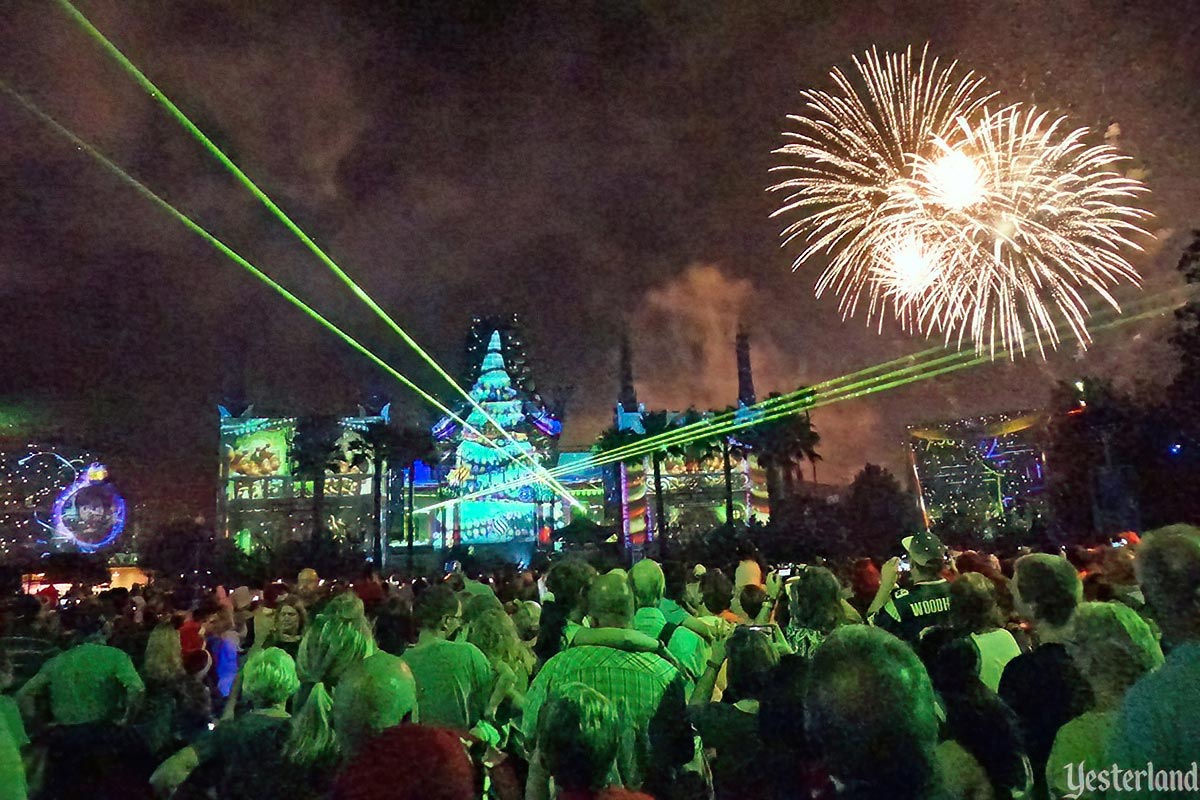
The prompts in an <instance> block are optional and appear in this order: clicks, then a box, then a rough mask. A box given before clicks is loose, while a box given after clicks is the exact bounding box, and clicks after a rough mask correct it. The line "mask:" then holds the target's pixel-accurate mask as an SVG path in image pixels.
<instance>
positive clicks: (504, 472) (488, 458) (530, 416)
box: [435, 330, 558, 544]
mask: <svg viewBox="0 0 1200 800" xmlns="http://www.w3.org/2000/svg"><path fill="white" fill-rule="evenodd" d="M471 397H472V398H474V400H475V401H476V402H477V403H478V404H479V405H480V406H481V407H482V408H483V409H484V410H486V411H487V415H488V416H490V417H491V418H492V420H494V421H495V422H497V423H499V425H500V426H502V427H503V428H504V430H505V431H507V432H508V434H509V435H510V436H511V440H510V439H508V438H506V437H505V436H504V435H503V434H502V433H501V432H500V431H499V430H498V429H497V428H496V426H495V425H494V424H492V422H490V421H489V420H488V419H487V416H485V415H484V414H483V413H481V412H480V411H479V409H471V410H470V413H469V414H466V420H467V422H468V423H470V425H471V427H473V428H475V430H477V431H479V434H476V433H474V432H472V431H470V430H461V431H457V432H458V433H460V436H461V438H460V440H459V442H458V445H457V447H455V450H454V469H453V470H452V471H451V473H450V476H449V480H448V483H449V485H450V487H451V488H452V489H453V490H454V492H455V493H456V494H458V495H459V496H461V495H465V494H472V493H475V492H486V491H488V490H489V489H492V488H498V487H500V486H502V485H504V484H506V483H509V482H512V481H514V480H516V479H518V478H522V477H525V476H527V475H528V474H529V472H530V469H531V467H530V464H529V461H528V460H526V459H525V458H523V456H528V457H530V458H533V459H535V460H536V461H538V463H541V464H543V465H546V464H548V463H549V455H550V454H549V452H548V448H546V447H545V446H544V445H545V444H546V443H547V442H546V441H544V440H546V439H547V437H548V436H553V435H556V434H557V427H558V421H557V420H554V419H553V417H551V416H550V415H549V413H548V412H547V411H546V409H545V407H544V406H543V405H542V404H541V403H540V402H539V399H538V398H537V397H536V396H528V393H527V392H524V391H522V390H521V389H520V388H518V387H517V386H516V385H514V382H513V378H512V375H511V374H510V372H509V368H508V367H507V365H506V364H505V359H504V353H503V342H502V340H501V334H500V331H499V330H493V331H492V333H491V337H490V338H489V339H488V346H487V352H486V353H485V354H484V357H483V360H482V362H481V363H480V367H479V377H478V378H477V379H476V381H475V384H474V385H473V386H472V387H471ZM460 413H466V410H465V409H464V410H463V412H460ZM550 423H553V428H552V429H551V430H547V426H548V425H549V424H550ZM436 432H437V429H436V428H435V433H436ZM480 434H482V435H480ZM531 434H532V437H531ZM539 434H541V435H540V436H539ZM484 437H486V438H487V439H488V440H490V441H491V442H492V443H494V444H495V445H496V447H498V448H500V449H499V450H497V449H495V448H494V447H491V446H489V445H488V444H487V443H486V442H485V441H484ZM538 445H541V446H538ZM514 459H515V460H514ZM553 499H554V496H553V493H552V492H551V490H550V489H549V488H547V487H546V486H545V485H544V484H541V483H533V484H525V485H523V486H520V487H519V488H513V489H505V490H500V491H497V492H495V493H494V494H491V495H484V496H483V497H480V498H479V499H477V500H470V501H466V502H464V503H460V504H458V505H457V506H456V509H457V512H456V513H457V515H458V517H457V520H456V524H455V525H454V526H453V527H455V528H456V530H457V536H458V538H459V540H460V541H461V542H462V543H464V544H471V543H488V542H504V541H516V540H531V539H533V538H534V537H535V536H536V535H537V529H538V523H539V519H538V514H539V504H542V503H547V504H548V503H550V502H551V501H552V500H553Z"/></svg>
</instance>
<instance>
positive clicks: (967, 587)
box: [950, 572, 1002, 633]
mask: <svg viewBox="0 0 1200 800" xmlns="http://www.w3.org/2000/svg"><path fill="white" fill-rule="evenodd" d="M950 619H951V620H952V621H953V623H954V625H955V626H956V627H958V628H959V629H960V630H961V631H963V632H965V633H984V632H986V631H989V630H991V629H992V628H998V627H1000V624H1001V622H1002V620H1001V619H1000V609H999V608H998V607H997V605H996V587H995V585H994V584H993V583H992V582H991V581H990V580H988V579H987V578H985V577H984V576H983V575H980V574H979V573H978V572H968V573H966V574H964V575H960V576H959V577H958V580H956V581H955V582H954V583H953V584H952V585H951V587H950Z"/></svg>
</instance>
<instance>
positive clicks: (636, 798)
mask: <svg viewBox="0 0 1200 800" xmlns="http://www.w3.org/2000/svg"><path fill="white" fill-rule="evenodd" d="M621 736H622V727H621V718H620V716H619V714H618V709H617V707H616V706H615V705H614V704H613V703H612V702H611V701H610V700H609V699H608V698H607V697H605V696H604V695H602V694H600V693H599V692H597V691H596V690H595V689H593V688H591V687H590V686H586V685H585V684H582V683H565V684H562V685H560V686H558V687H557V688H556V689H555V691H554V694H553V696H552V697H550V698H548V700H547V703H546V705H545V707H544V708H543V709H542V713H541V718H540V720H539V722H538V733H537V741H538V749H537V753H536V754H535V758H536V759H537V760H538V767H539V768H540V769H541V770H542V771H543V772H545V773H546V774H548V775H549V776H550V777H551V779H553V782H554V787H555V790H556V795H555V796H556V797H557V798H558V800H650V798H649V796H648V795H644V794H641V793H638V792H631V791H628V790H626V789H623V788H621V787H614V786H612V785H611V781H612V778H613V775H614V774H615V772H616V766H617V765H616V761H617V754H618V752H619V750H620V746H621Z"/></svg>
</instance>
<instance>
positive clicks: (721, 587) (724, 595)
mask: <svg viewBox="0 0 1200 800" xmlns="http://www.w3.org/2000/svg"><path fill="white" fill-rule="evenodd" d="M700 597H701V598H703V600H704V607H705V608H707V609H708V613H710V614H714V615H716V614H720V613H721V612H722V611H728V610H729V606H730V604H732V603H733V581H731V580H729V578H727V577H725V573H723V572H721V570H719V569H714V570H711V571H709V572H705V573H704V575H703V577H701V578H700Z"/></svg>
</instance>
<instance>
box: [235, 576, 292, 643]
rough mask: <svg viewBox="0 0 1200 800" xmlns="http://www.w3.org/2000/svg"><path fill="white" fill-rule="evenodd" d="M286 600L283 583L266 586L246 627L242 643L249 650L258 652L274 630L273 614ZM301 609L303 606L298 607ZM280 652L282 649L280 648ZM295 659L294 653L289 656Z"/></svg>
mask: <svg viewBox="0 0 1200 800" xmlns="http://www.w3.org/2000/svg"><path fill="white" fill-rule="evenodd" d="M287 598H288V587H287V584H285V583H271V584H268V585H267V586H266V587H265V588H264V589H263V592H262V601H261V602H259V603H258V605H257V606H256V607H255V608H254V613H253V614H252V615H251V617H250V621H249V622H248V624H247V626H246V629H247V630H246V637H247V638H246V640H245V641H244V642H243V643H242V644H243V645H244V646H245V647H246V648H248V649H250V650H259V649H262V647H263V642H265V641H266V640H267V636H268V635H269V634H270V633H271V632H272V631H273V630H275V612H276V610H278V608H279V604H280V603H281V602H283V601H284V600H285V599H287ZM300 608H303V605H300ZM280 649H281V650H282V649H283V648H280ZM291 655H292V657H293V658H295V655H296V654H295V653H292V654H291Z"/></svg>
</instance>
